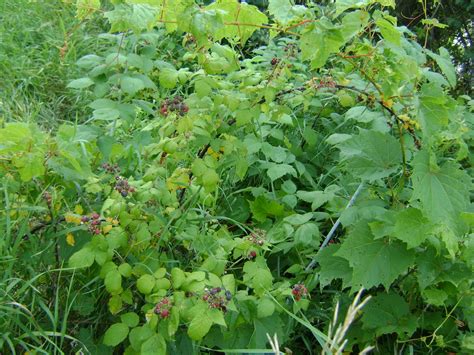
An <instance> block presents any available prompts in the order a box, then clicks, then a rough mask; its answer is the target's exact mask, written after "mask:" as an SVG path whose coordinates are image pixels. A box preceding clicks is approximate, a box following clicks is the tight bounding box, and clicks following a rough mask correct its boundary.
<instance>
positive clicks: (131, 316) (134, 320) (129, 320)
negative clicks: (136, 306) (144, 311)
mask: <svg viewBox="0 0 474 355" xmlns="http://www.w3.org/2000/svg"><path fill="white" fill-rule="evenodd" d="M120 320H121V321H122V323H125V324H126V325H128V326H129V327H130V328H135V327H136V326H137V325H138V323H139V322H140V318H139V317H138V314H136V313H135V312H128V313H125V314H122V315H121V316H120Z"/></svg>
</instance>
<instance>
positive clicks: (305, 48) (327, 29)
mask: <svg viewBox="0 0 474 355" xmlns="http://www.w3.org/2000/svg"><path fill="white" fill-rule="evenodd" d="M344 43H345V40H344V36H343V33H342V31H341V28H340V27H338V26H335V25H334V24H332V23H331V21H329V20H328V19H327V18H322V19H321V20H320V21H319V22H318V24H316V25H315V27H314V28H313V29H312V30H310V31H308V32H306V33H304V34H303V35H302V36H301V40H300V46H301V56H302V58H303V60H310V61H311V68H312V69H317V68H321V67H322V66H323V65H324V64H325V63H326V61H327V60H328V58H329V56H330V55H331V54H332V53H337V52H338V51H339V48H340V47H341V46H342V45H343V44H344Z"/></svg>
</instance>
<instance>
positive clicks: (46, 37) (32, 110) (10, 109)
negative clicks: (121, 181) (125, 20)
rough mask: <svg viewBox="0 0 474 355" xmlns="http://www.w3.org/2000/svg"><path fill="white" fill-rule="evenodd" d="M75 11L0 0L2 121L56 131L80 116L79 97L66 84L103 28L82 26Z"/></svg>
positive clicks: (55, 1)
mask: <svg viewBox="0 0 474 355" xmlns="http://www.w3.org/2000/svg"><path fill="white" fill-rule="evenodd" d="M74 11H75V10H74V6H72V5H71V4H68V3H65V2H63V1H59V0H37V1H31V0H0V120H2V119H3V120H4V121H35V122H38V123H39V124H41V125H43V126H45V127H54V126H56V125H57V124H58V123H61V122H63V121H70V120H75V119H76V115H77V116H78V117H82V115H81V114H82V112H83V109H84V108H83V107H84V105H81V98H80V97H79V98H78V97H77V93H76V94H73V93H72V92H71V91H70V90H69V89H67V88H66V85H67V83H68V82H69V81H70V80H71V79H73V78H77V76H78V75H79V73H78V71H77V67H76V66H75V65H74V63H75V62H76V61H77V59H78V58H80V57H81V56H82V55H85V54H87V53H90V51H94V50H95V49H96V48H97V46H99V45H100V44H99V42H98V41H99V40H98V39H97V36H96V34H97V33H100V32H103V31H104V29H105V26H101V22H100V21H90V22H86V23H83V24H81V23H79V21H78V20H77V19H76V18H75V17H74V16H75V12H74ZM92 26H95V27H92ZM66 40H67V48H66V47H65V46H64V44H65V41H66ZM65 49H67V50H65Z"/></svg>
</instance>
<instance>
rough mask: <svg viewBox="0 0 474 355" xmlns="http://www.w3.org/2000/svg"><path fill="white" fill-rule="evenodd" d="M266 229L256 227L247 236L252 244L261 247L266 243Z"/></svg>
mask: <svg viewBox="0 0 474 355" xmlns="http://www.w3.org/2000/svg"><path fill="white" fill-rule="evenodd" d="M265 234H266V233H265V231H264V230H263V229H255V230H254V231H253V232H252V233H250V234H249V235H248V236H246V237H245V239H247V240H248V241H250V242H251V243H252V244H255V245H258V246H259V247H261V246H262V245H263V244H264V243H265Z"/></svg>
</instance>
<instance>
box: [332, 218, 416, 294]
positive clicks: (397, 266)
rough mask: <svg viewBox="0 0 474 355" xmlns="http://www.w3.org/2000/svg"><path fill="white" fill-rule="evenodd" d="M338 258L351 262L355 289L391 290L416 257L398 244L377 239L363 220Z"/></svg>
mask: <svg viewBox="0 0 474 355" xmlns="http://www.w3.org/2000/svg"><path fill="white" fill-rule="evenodd" d="M335 255H336V256H339V257H342V258H344V259H346V260H347V261H349V265H350V266H351V267H352V269H353V275H352V286H353V289H359V288H360V287H361V286H363V287H364V288H367V289H369V288H371V287H374V286H378V285H380V284H382V285H383V286H384V287H385V289H389V287H390V285H391V284H392V282H393V281H395V280H396V279H397V277H398V276H399V275H401V274H402V273H404V272H405V271H406V270H407V269H408V268H409V267H410V266H412V265H413V262H414V257H415V256H414V253H413V252H412V251H410V250H407V249H406V247H405V246H404V245H403V244H402V243H400V242H398V241H388V240H386V239H374V236H373V235H372V232H371V230H370V228H369V226H368V224H367V222H366V221H364V220H362V221H361V222H359V223H358V224H357V225H356V226H355V228H354V229H353V230H352V231H351V232H350V233H349V236H348V237H347V239H346V240H344V242H343V243H342V245H341V248H340V249H339V251H337V252H336V254H335Z"/></svg>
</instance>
